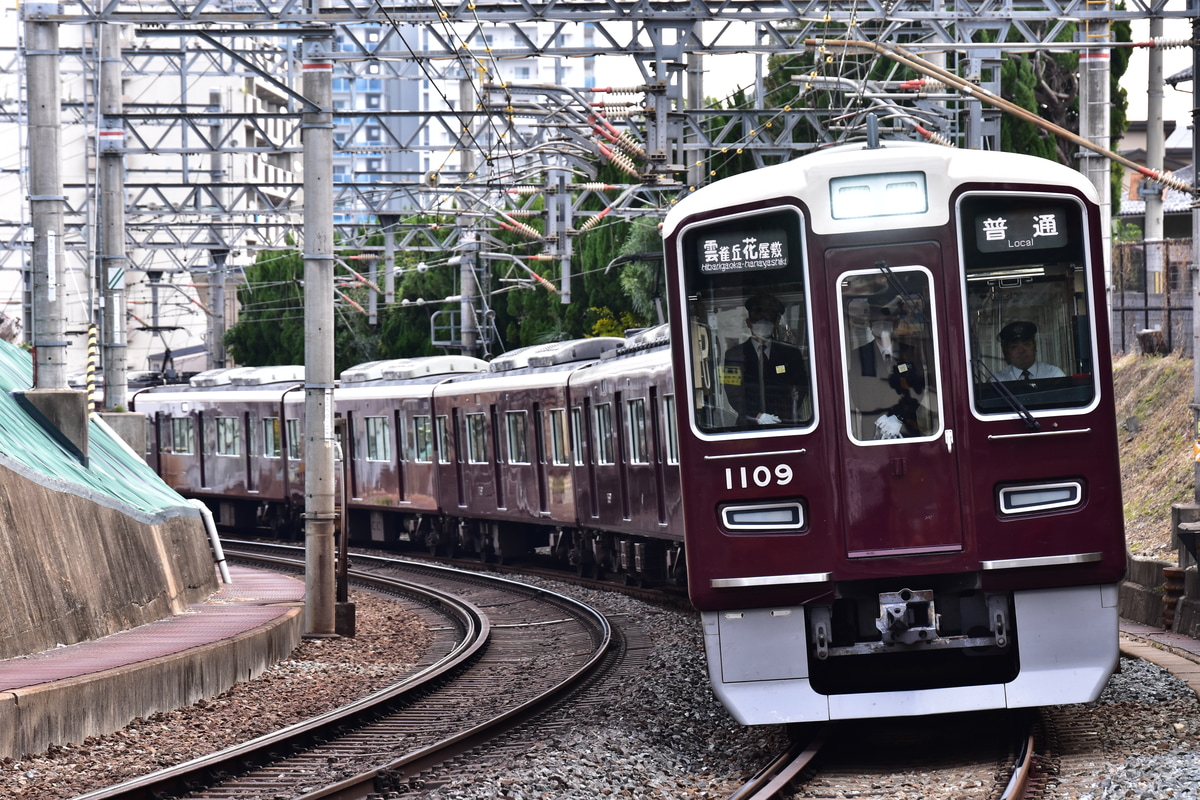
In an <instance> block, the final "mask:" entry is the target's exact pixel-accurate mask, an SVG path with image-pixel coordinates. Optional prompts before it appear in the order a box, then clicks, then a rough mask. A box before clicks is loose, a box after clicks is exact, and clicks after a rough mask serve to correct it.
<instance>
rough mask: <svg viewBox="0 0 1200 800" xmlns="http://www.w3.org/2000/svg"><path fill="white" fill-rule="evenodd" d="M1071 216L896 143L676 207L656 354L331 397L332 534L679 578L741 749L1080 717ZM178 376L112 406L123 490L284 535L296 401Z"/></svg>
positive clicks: (1079, 365)
mask: <svg viewBox="0 0 1200 800" xmlns="http://www.w3.org/2000/svg"><path fill="white" fill-rule="evenodd" d="M1095 200H1096V198H1095V192H1094V190H1093V189H1092V187H1091V186H1090V185H1089V184H1088V183H1087V182H1086V181H1085V180H1084V179H1083V178H1082V177H1081V176H1080V175H1079V174H1078V173H1076V172H1074V171H1072V170H1070V169H1067V168H1065V167H1060V166H1058V165H1055V164H1052V163H1050V162H1046V161H1043V160H1040V159H1034V158H1029V157H1024V156H1016V155H1009V154H1001V153H982V152H973V151H955V150H951V149H947V148H940V147H935V146H927V145H918V144H913V143H888V144H886V145H883V146H874V147H870V146H859V145H853V146H844V147H840V148H834V149H830V150H827V151H822V152H817V153H814V154H811V155H807V156H804V157H801V158H798V159H796V160H795V161H792V162H790V163H787V164H783V165H779V166H775V167H769V168H766V169H762V170H758V171H756V172H752V173H747V174H744V175H741V176H737V177H735V178H730V179H727V180H724V181H721V182H719V183H716V184H714V185H713V186H711V187H707V188H704V189H701V190H699V191H697V192H695V193H693V194H691V195H690V196H688V197H687V198H685V199H684V200H683V201H682V202H680V203H679V204H678V205H677V206H675V207H674V208H673V210H672V211H671V213H670V214H669V215H668V216H667V218H666V221H665V223H664V229H663V233H664V241H665V254H666V265H667V270H666V271H667V278H668V290H669V297H670V309H671V314H670V316H671V322H670V325H669V335H668V331H667V328H666V326H664V327H663V328H658V329H653V330H651V331H647V332H644V333H642V334H640V335H639V336H637V337H633V338H630V339H627V340H625V339H591V340H582V341H577V342H568V343H564V344H559V345H547V346H544V347H534V348H526V349H524V350H520V351H517V352H514V353H510V354H507V355H505V356H503V357H501V358H498V359H496V360H495V361H493V362H492V363H491V364H485V363H483V362H480V361H476V360H473V359H467V358H462V357H449V356H448V357H439V358H431V359H411V360H401V361H396V362H384V363H379V364H370V365H364V366H362V367H360V368H357V369H355V370H350V371H348V372H347V373H345V374H344V375H343V376H342V381H341V383H340V386H339V387H338V388H337V389H336V390H335V394H334V405H335V410H336V415H337V417H338V418H339V422H338V424H339V425H340V426H341V430H342V441H343V447H342V449H343V464H344V474H345V478H344V482H343V483H344V494H345V507H346V516H347V518H348V520H349V532H350V535H351V537H352V538H353V539H358V540H364V541H365V540H370V541H375V542H381V543H385V542H395V541H399V540H405V541H409V542H413V543H416V544H419V545H420V546H423V547H428V548H430V549H434V550H441V551H449V550H456V551H463V552H469V553H478V554H480V555H482V556H486V557H489V558H506V557H508V556H510V555H518V554H525V553H527V552H529V551H531V550H535V549H539V550H541V551H542V552H545V553H549V554H552V555H555V556H557V557H559V558H562V559H564V560H569V561H571V562H573V563H574V564H575V565H576V566H577V567H578V568H579V569H580V570H586V571H591V570H594V571H600V572H612V573H618V574H624V575H625V576H626V577H628V578H629V579H631V580H664V581H672V580H673V581H677V582H678V581H683V580H684V579H686V582H687V585H688V590H689V594H690V597H691V599H692V602H693V604H694V605H695V606H696V608H697V609H698V610H699V611H700V612H701V616H702V620H703V626H704V639H705V648H706V652H707V657H708V666H709V672H710V679H711V681H712V684H713V687H714V690H715V691H716V693H717V695H718V696H719V697H720V698H721V700H722V702H724V703H725V705H726V706H727V707H728V708H729V710H730V711H731V713H732V714H733V715H734V716H735V717H736V718H737V719H738V720H740V721H742V722H744V723H747V724H765V723H791V722H804V721H814V720H825V719H845V718H855V717H872V716H898V715H913V714H929V713H942V712H956V711H966V710H972V709H986V708H1006V707H1008V708H1013V707H1024V706H1035V705H1044V704H1054V703H1070V702H1081V701H1088V700H1091V699H1093V698H1094V697H1096V696H1097V695H1098V694H1099V692H1100V691H1101V689H1102V688H1103V686H1104V684H1105V682H1106V681H1107V679H1108V677H1109V675H1110V674H1111V672H1112V670H1113V669H1114V668H1115V666H1116V663H1117V657H1118V655H1117V584H1118V582H1119V581H1120V579H1121V577H1122V576H1123V573H1124V569H1125V546H1124V537H1123V522H1122V507H1121V496H1120V474H1119V467H1118V461H1117V438H1116V437H1117V431H1116V424H1115V419H1114V410H1113V398H1112V381H1111V365H1110V359H1109V356H1108V350H1109V348H1108V331H1107V321H1106V313H1105V297H1106V295H1105V287H1104V275H1103V266H1102V265H1103V253H1102V240H1101V233H1100V231H1101V220H1100V212H1099V208H1098V206H1097V203H1096V201H1095ZM668 339H669V341H668ZM200 377H201V379H200V380H197V381H196V382H195V383H196V384H198V385H195V386H192V387H186V388H173V387H162V388H157V389H153V390H147V391H144V392H141V393H139V394H137V395H136V397H135V403H136V408H137V409H138V410H140V411H143V412H144V413H146V414H147V415H148V418H149V422H150V429H151V435H150V452H149V459H150V461H151V463H152V464H154V465H156V466H157V467H158V470H159V472H160V474H161V475H162V476H163V477H164V478H165V479H166V481H167V482H168V483H169V484H170V485H171V486H173V487H174V488H176V489H177V490H179V491H180V492H181V493H184V494H186V495H188V496H191V497H200V498H203V499H205V500H206V501H208V502H209V503H210V504H211V505H212V507H213V508H214V509H215V510H216V511H217V512H218V514H219V518H220V519H221V521H223V522H228V523H239V524H245V523H251V522H254V521H256V520H257V521H260V522H262V523H264V524H268V525H271V526H273V527H275V528H276V529H277V530H279V531H294V530H296V529H297V527H298V520H299V513H300V511H301V509H300V504H301V502H302V498H303V458H302V455H303V454H302V453H301V452H300V444H301V436H300V433H301V431H303V424H302V420H301V415H302V413H303V400H302V394H303V393H302V392H301V391H299V389H300V388H301V386H302V384H301V378H300V376H299V374H298V373H295V372H293V373H292V374H289V375H280V374H278V373H272V372H270V371H269V370H266V369H262V370H243V371H236V370H235V371H227V372H224V373H218V374H215V375H213V374H205V375H203V376H200ZM199 384H213V385H199ZM680 463H683V464H686V465H687V469H686V470H682V471H681V470H680ZM685 523H686V524H685ZM685 545H686V547H685Z"/></svg>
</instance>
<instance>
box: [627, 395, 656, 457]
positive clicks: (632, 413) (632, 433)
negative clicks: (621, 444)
mask: <svg viewBox="0 0 1200 800" xmlns="http://www.w3.org/2000/svg"><path fill="white" fill-rule="evenodd" d="M626 406H627V407H628V409H629V426H628V431H629V463H631V464H649V463H650V450H649V447H648V446H647V443H646V401H645V399H644V398H641V397H635V398H633V399H632V400H629V401H627V402H626Z"/></svg>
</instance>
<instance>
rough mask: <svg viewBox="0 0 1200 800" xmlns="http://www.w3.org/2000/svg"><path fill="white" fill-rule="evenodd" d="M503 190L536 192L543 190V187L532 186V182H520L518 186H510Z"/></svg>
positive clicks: (510, 192) (519, 192)
mask: <svg viewBox="0 0 1200 800" xmlns="http://www.w3.org/2000/svg"><path fill="white" fill-rule="evenodd" d="M505 191H507V192H508V193H509V194H538V193H540V192H542V191H544V187H541V186H534V185H533V184H522V185H520V186H512V187H510V188H508V189H506V190H505Z"/></svg>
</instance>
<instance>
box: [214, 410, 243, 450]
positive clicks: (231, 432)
mask: <svg viewBox="0 0 1200 800" xmlns="http://www.w3.org/2000/svg"><path fill="white" fill-rule="evenodd" d="M241 453H242V421H241V420H240V419H238V418H237V417H217V455H219V456H237V455H241Z"/></svg>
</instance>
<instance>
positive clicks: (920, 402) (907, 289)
mask: <svg viewBox="0 0 1200 800" xmlns="http://www.w3.org/2000/svg"><path fill="white" fill-rule="evenodd" d="M930 283H931V281H930V275H929V273H928V272H927V271H926V270H925V269H923V268H921V267H913V266H905V267H890V266H888V265H886V264H881V265H877V266H876V267H874V268H872V269H868V270H860V271H857V272H851V273H845V274H843V275H842V276H841V278H840V280H839V281H838V302H839V304H840V307H841V318H840V322H841V334H842V346H843V350H842V358H843V363H844V364H845V375H846V407H847V421H848V423H849V432H850V438H851V439H853V440H854V441H856V442H885V441H888V440H894V439H911V438H919V437H930V436H940V435H941V431H942V423H941V412H940V405H939V402H938V374H937V365H938V357H937V335H936V333H937V332H936V330H935V326H934V322H935V319H934V314H933V310H934V307H933V303H931V302H930V300H931V286H930Z"/></svg>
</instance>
